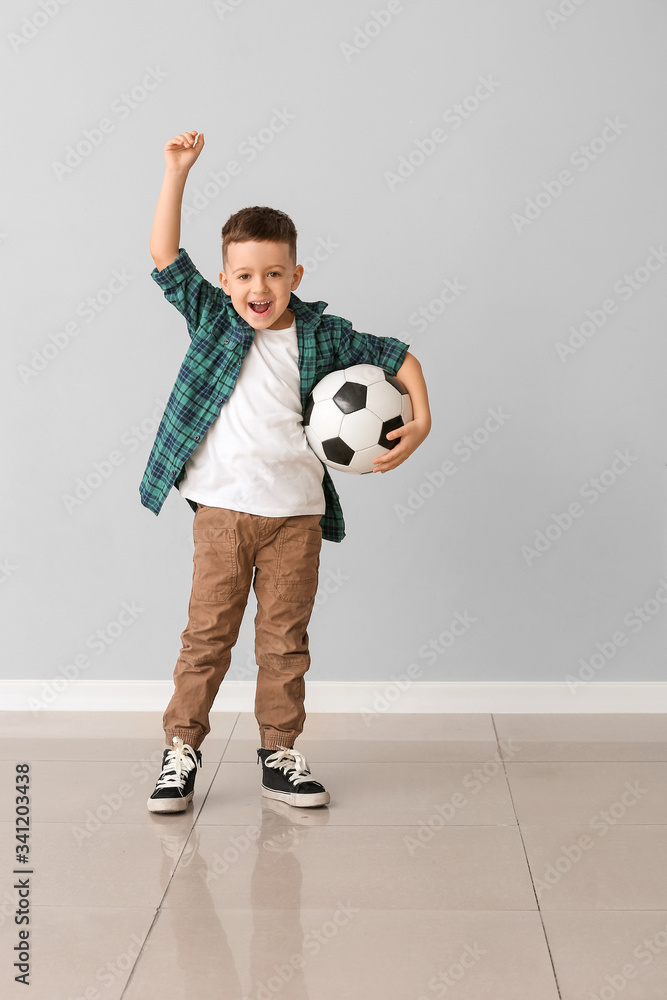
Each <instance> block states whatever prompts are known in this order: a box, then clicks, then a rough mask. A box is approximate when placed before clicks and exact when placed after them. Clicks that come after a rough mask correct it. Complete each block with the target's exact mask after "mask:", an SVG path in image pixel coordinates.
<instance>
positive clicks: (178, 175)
mask: <svg viewBox="0 0 667 1000" xmlns="http://www.w3.org/2000/svg"><path fill="white" fill-rule="evenodd" d="M195 136H196V137H197V138H196V140H195ZM203 148H204V133H203V132H200V133H199V134H197V132H196V130H193V131H191V132H181V134H180V135H175V136H173V138H171V139H169V141H168V142H167V143H166V144H165V147H164V161H165V172H164V180H163V181H162V188H161V190H160V197H159V198H158V203H157V208H156V209H155V218H154V219H153V228H152V230H151V242H150V254H151V257H152V258H153V260H154V261H155V266H156V267H157V269H158V271H161V270H162V269H163V268H165V267H166V266H167V264H171V262H172V261H174V260H176V258H177V257H178V250H179V244H180V239H181V204H182V202H183V191H184V189H185V182H186V180H187V179H188V173H189V172H190V167H191V166H192V164H193V163H194V162H195V160H196V159H197V157H198V156H199V154H200V153H201V151H202V149H203Z"/></svg>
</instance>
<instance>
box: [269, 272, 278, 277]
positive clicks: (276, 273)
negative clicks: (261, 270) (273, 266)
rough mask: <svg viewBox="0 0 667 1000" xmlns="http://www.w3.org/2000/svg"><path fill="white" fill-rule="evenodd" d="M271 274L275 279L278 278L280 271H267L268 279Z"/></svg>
mask: <svg viewBox="0 0 667 1000" xmlns="http://www.w3.org/2000/svg"><path fill="white" fill-rule="evenodd" d="M272 274H275V276H276V278H279V277H280V271H269V277H271V275H272Z"/></svg>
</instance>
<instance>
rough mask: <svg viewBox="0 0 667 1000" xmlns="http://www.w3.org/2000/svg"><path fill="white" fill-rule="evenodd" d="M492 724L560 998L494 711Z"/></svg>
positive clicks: (542, 916) (559, 993)
mask: <svg viewBox="0 0 667 1000" xmlns="http://www.w3.org/2000/svg"><path fill="white" fill-rule="evenodd" d="M491 725H492V726H493V731H494V733H495V734H496V742H497V747H498V756H499V757H500V760H501V762H502V768H503V774H504V775H505V784H506V787H507V793H508V795H509V798H510V802H511V803H512V812H513V813H514V818H515V820H516V828H517V830H518V832H519V837H520V839H521V846H522V848H523V856H524V861H525V864H526V868H527V870H528V877H529V878H530V884H531V886H532V889H533V895H534V897H535V907H536V910H537V913H539V916H540V924H541V926H542V933H543V935H544V943H545V945H546V949H547V954H548V956H549V962H550V963H551V971H552V973H553V977H554V985H555V987H556V992H557V993H558V996H559V998H562V993H561V989H560V983H559V982H558V976H557V974H556V966H555V964H554V958H553V955H552V953H551V945H550V943H549V936H548V934H547V929H546V927H545V926H544V915H543V913H542V909H541V907H540V901H539V899H538V898H537V891H536V889H535V882H534V880H533V873H532V871H531V868H530V862H529V861H528V851H527V849H526V844H525V841H524V839H523V830H522V829H521V823H520V822H519V816H518V814H517V811H516V805H515V803H514V796H513V795H512V787H511V785H510V780H509V775H508V773H507V764H508V763H509V761H507V760H505V758H504V756H503V753H502V748H501V741H500V737H499V736H498V730H497V728H496V719H495V716H494V714H493V713H491Z"/></svg>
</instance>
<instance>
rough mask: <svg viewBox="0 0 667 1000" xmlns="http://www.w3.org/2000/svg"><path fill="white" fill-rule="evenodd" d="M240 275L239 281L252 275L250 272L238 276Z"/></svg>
mask: <svg viewBox="0 0 667 1000" xmlns="http://www.w3.org/2000/svg"><path fill="white" fill-rule="evenodd" d="M238 277H239V281H242V280H243V278H249V277H250V275H249V274H239V276H238Z"/></svg>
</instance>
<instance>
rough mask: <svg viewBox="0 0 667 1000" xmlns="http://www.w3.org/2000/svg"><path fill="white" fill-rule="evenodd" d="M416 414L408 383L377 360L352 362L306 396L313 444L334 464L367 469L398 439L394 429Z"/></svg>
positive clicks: (307, 423) (305, 416) (346, 469)
mask: <svg viewBox="0 0 667 1000" xmlns="http://www.w3.org/2000/svg"><path fill="white" fill-rule="evenodd" d="M409 420H412V404H411V402H410V396H409V394H408V391H407V389H406V388H405V386H403V385H402V384H401V383H400V382H399V381H398V379H397V378H396V377H395V376H394V375H389V374H388V373H387V372H385V371H384V370H383V369H382V368H378V367H377V365H353V366H352V367H351V368H343V369H341V370H340V371H335V372H330V373H329V374H328V375H325V376H324V378H323V379H321V380H320V381H319V382H318V383H317V385H316V386H315V388H314V389H313V391H312V392H311V394H310V396H309V397H308V400H307V402H306V408H305V410H304V414H303V426H304V428H305V431H306V438H307V440H308V444H309V445H310V447H311V448H312V449H313V451H314V452H315V454H316V455H317V457H318V458H319V459H320V460H321V461H322V462H324V464H325V465H328V466H330V467H331V468H332V469H340V471H341V472H351V473H352V474H354V475H357V476H359V475H364V474H365V473H367V472H372V471H373V459H375V458H379V457H380V456H381V455H386V453H387V452H388V451H389V450H390V449H391V448H393V447H394V446H395V445H397V444H398V442H399V440H400V438H394V439H393V440H392V441H388V440H387V434H388V433H389V431H393V430H395V429H396V428H397V427H402V426H403V424H406V423H408V421H409Z"/></svg>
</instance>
